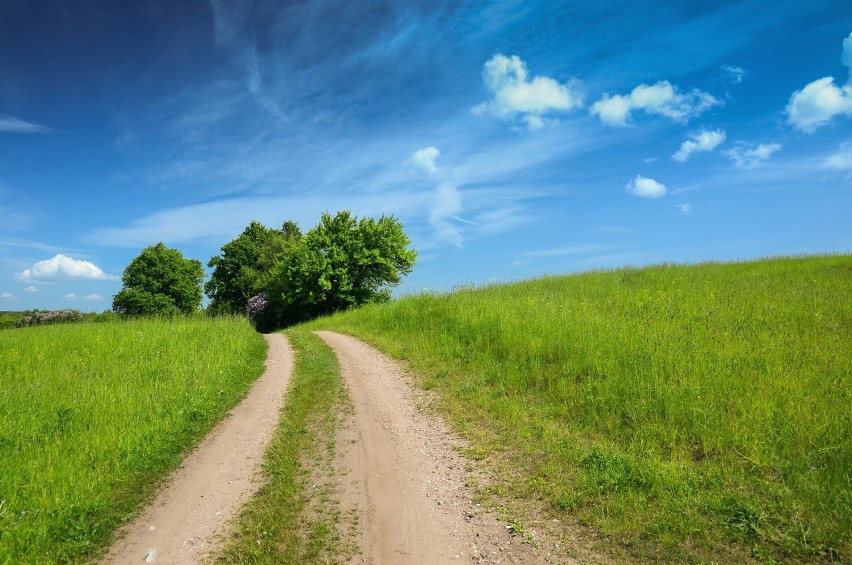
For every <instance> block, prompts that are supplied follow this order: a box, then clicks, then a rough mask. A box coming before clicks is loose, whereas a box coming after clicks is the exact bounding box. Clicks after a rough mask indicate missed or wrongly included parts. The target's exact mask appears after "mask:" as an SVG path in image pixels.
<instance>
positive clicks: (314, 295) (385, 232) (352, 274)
mask: <svg viewBox="0 0 852 565" xmlns="http://www.w3.org/2000/svg"><path fill="white" fill-rule="evenodd" d="M410 243H411V241H410V240H409V239H408V236H407V235H405V232H404V231H403V229H402V224H400V222H399V221H398V220H397V219H396V218H393V217H384V216H382V217H381V218H380V219H379V220H378V221H376V220H374V219H372V218H363V219H361V220H360V221H359V220H358V219H357V218H356V217H355V216H353V215H352V214H351V212H348V211H346V212H339V213H337V214H336V215H335V216H333V217H332V216H331V215H330V214H328V213H325V214H323V215H322V219H321V220H320V223H319V224H318V225H317V226H316V227H315V228H313V229H312V230H310V231H309V232H308V233H307V234H305V236H304V237H303V238H301V239H300V240H299V241H298V243H296V244H294V245H292V246H290V247H289V248H288V249H286V250H285V252H284V253H283V254H282V255H281V258H280V260H279V261H278V262H277V263H276V265H275V267H274V268H273V269H272V272H271V273H270V278H269V284H268V291H269V292H268V298H269V303H270V307H271V308H273V310H274V312H275V314H276V317H277V318H278V320H279V323H281V324H282V325H288V324H292V323H296V322H299V321H302V320H306V319H310V318H314V317H317V316H321V315H324V314H330V313H332V312H336V311H339V310H345V309H347V308H349V307H352V306H359V305H361V304H366V303H368V302H381V301H385V300H388V299H389V298H390V289H391V288H392V287H394V286H396V285H398V284H399V283H400V282H401V280H402V276H404V275H407V274H408V273H410V272H411V269H412V268H413V266H414V263H415V261H416V259H417V253H416V252H415V251H414V250H413V249H408V245H409V244H410Z"/></svg>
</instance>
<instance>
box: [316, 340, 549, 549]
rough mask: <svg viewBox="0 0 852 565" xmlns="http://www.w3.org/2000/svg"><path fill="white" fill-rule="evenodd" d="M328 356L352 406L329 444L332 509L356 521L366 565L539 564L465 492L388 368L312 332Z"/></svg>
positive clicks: (446, 446) (452, 455)
mask: <svg viewBox="0 0 852 565" xmlns="http://www.w3.org/2000/svg"><path fill="white" fill-rule="evenodd" d="M318 335H319V336H320V337H321V338H322V339H323V340H325V341H326V343H328V344H329V345H330V346H331V347H332V348H333V349H334V351H335V354H336V355H337V358H338V361H339V363H340V371H341V376H342V378H343V380H344V382H345V383H346V386H347V388H348V390H349V394H350V396H351V398H352V402H353V404H354V415H353V416H352V421H351V422H350V425H348V426H344V427H343V428H342V429H341V431H340V432H339V434H338V437H337V446H338V448H337V453H338V455H337V457H338V460H337V467H338V472H339V474H340V475H341V476H340V487H341V488H340V490H341V510H343V511H344V512H346V511H350V512H356V513H357V515H358V517H359V520H358V522H359V524H360V530H361V532H360V539H359V540H358V541H359V546H360V547H361V549H362V553H361V554H360V555H357V556H356V557H355V558H354V559H353V561H354V562H362V561H363V562H368V563H428V564H437V563H459V562H468V563H470V562H487V563H533V562H541V561H542V560H541V559H540V558H538V557H537V556H536V555H535V554H534V553H533V552H532V551H531V549H530V548H529V546H526V545H524V544H522V543H521V541H520V540H519V539H518V538H517V537H515V536H512V535H511V533H510V532H509V531H508V530H507V528H506V526H505V524H503V523H500V522H499V521H498V520H497V519H496V518H495V517H494V516H493V515H491V514H489V513H487V512H485V511H483V509H482V508H480V507H479V506H478V505H477V504H475V503H474V502H473V501H472V499H473V493H472V492H471V491H470V490H469V489H468V488H467V487H466V486H465V480H466V478H467V472H466V470H465V466H466V465H467V464H468V462H467V461H466V460H465V459H464V458H463V457H462V456H460V455H459V454H458V450H457V449H454V441H455V440H453V439H452V436H451V434H449V433H448V432H447V429H446V428H445V426H444V425H443V423H442V422H441V421H440V419H438V418H436V417H435V416H432V415H429V414H427V413H423V412H421V411H419V410H418V409H417V393H416V392H415V391H414V388H413V386H412V383H411V380H410V378H409V376H408V375H407V374H406V373H405V372H404V371H403V370H402V369H401V368H400V367H399V365H398V364H397V363H395V362H394V361H392V360H391V359H389V358H387V357H385V356H384V355H382V354H381V353H379V352H378V351H376V350H375V349H373V348H371V347H369V346H367V345H365V344H364V343H362V342H360V341H358V340H356V339H354V338H352V337H348V336H344V335H340V334H336V333H333V332H318Z"/></svg>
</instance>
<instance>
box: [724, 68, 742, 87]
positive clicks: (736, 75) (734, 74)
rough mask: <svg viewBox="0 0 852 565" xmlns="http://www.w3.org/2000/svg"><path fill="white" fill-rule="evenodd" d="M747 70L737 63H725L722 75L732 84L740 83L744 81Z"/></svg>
mask: <svg viewBox="0 0 852 565" xmlns="http://www.w3.org/2000/svg"><path fill="white" fill-rule="evenodd" d="M745 74H746V71H745V69H744V68H742V67H737V66H735V65H723V66H722V76H723V78H724V79H725V80H727V81H728V82H730V83H732V84H739V83H741V82H742V81H743V77H744V76H745Z"/></svg>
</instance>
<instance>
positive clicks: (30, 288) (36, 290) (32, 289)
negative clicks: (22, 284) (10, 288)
mask: <svg viewBox="0 0 852 565" xmlns="http://www.w3.org/2000/svg"><path fill="white" fill-rule="evenodd" d="M24 292H38V289H37V288H36V287H34V286H33V285H30V286H28V287H27V288H25V289H24Z"/></svg>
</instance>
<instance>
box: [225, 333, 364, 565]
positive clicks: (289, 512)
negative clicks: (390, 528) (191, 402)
mask: <svg viewBox="0 0 852 565" xmlns="http://www.w3.org/2000/svg"><path fill="white" fill-rule="evenodd" d="M287 335H288V337H289V339H290V343H291V345H292V346H293V348H294V349H295V352H296V368H295V371H294V374H293V377H292V379H293V380H292V382H291V384H290V388H289V391H288V393H287V397H286V399H285V404H284V407H283V408H282V411H281V420H280V423H279V426H278V428H277V430H276V432H275V436H274V437H273V439H272V442H271V444H270V446H269V448H268V449H267V452H266V455H265V460H264V471H265V474H266V476H267V477H268V482H267V483H266V484H265V485H264V486H263V487H261V489H260V490H259V491H258V493H257V494H256V495H255V496H254V497H253V498H252V500H251V501H250V502H249V503H248V504H247V505H246V507H245V508H244V509H243V511H242V513H241V515H240V517H239V520H238V522H237V526H236V534H235V536H234V538H233V539H232V540H230V542H229V543H228V544H227V545H226V547H225V548H224V549H223V552H222V554H221V555H220V556H219V562H222V563H270V564H276V565H277V564H284V563H300V564H301V563H328V562H345V561H346V559H347V558H348V557H349V556H350V555H352V554H353V553H354V551H355V548H354V547H353V545H352V541H351V540H350V539H349V538H348V537H346V535H347V534H346V533H345V532H344V533H341V524H343V523H344V522H346V521H347V520H348V517H345V516H340V514H339V511H338V506H337V503H336V500H335V497H334V491H335V484H336V481H335V477H334V474H333V473H334V466H333V462H334V453H335V444H334V437H335V430H336V429H337V426H338V425H339V422H340V417H341V414H342V413H345V412H346V411H348V407H349V401H348V397H347V395H346V392H345V389H344V388H343V386H342V383H341V381H340V377H339V373H338V366H337V359H336V358H335V356H334V353H333V352H332V351H331V349H330V348H329V347H328V346H327V345H325V343H324V342H323V341H322V340H321V339H319V338H318V337H316V336H315V335H313V334H311V333H309V332H306V331H300V330H291V331H289V332H288V334H287Z"/></svg>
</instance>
